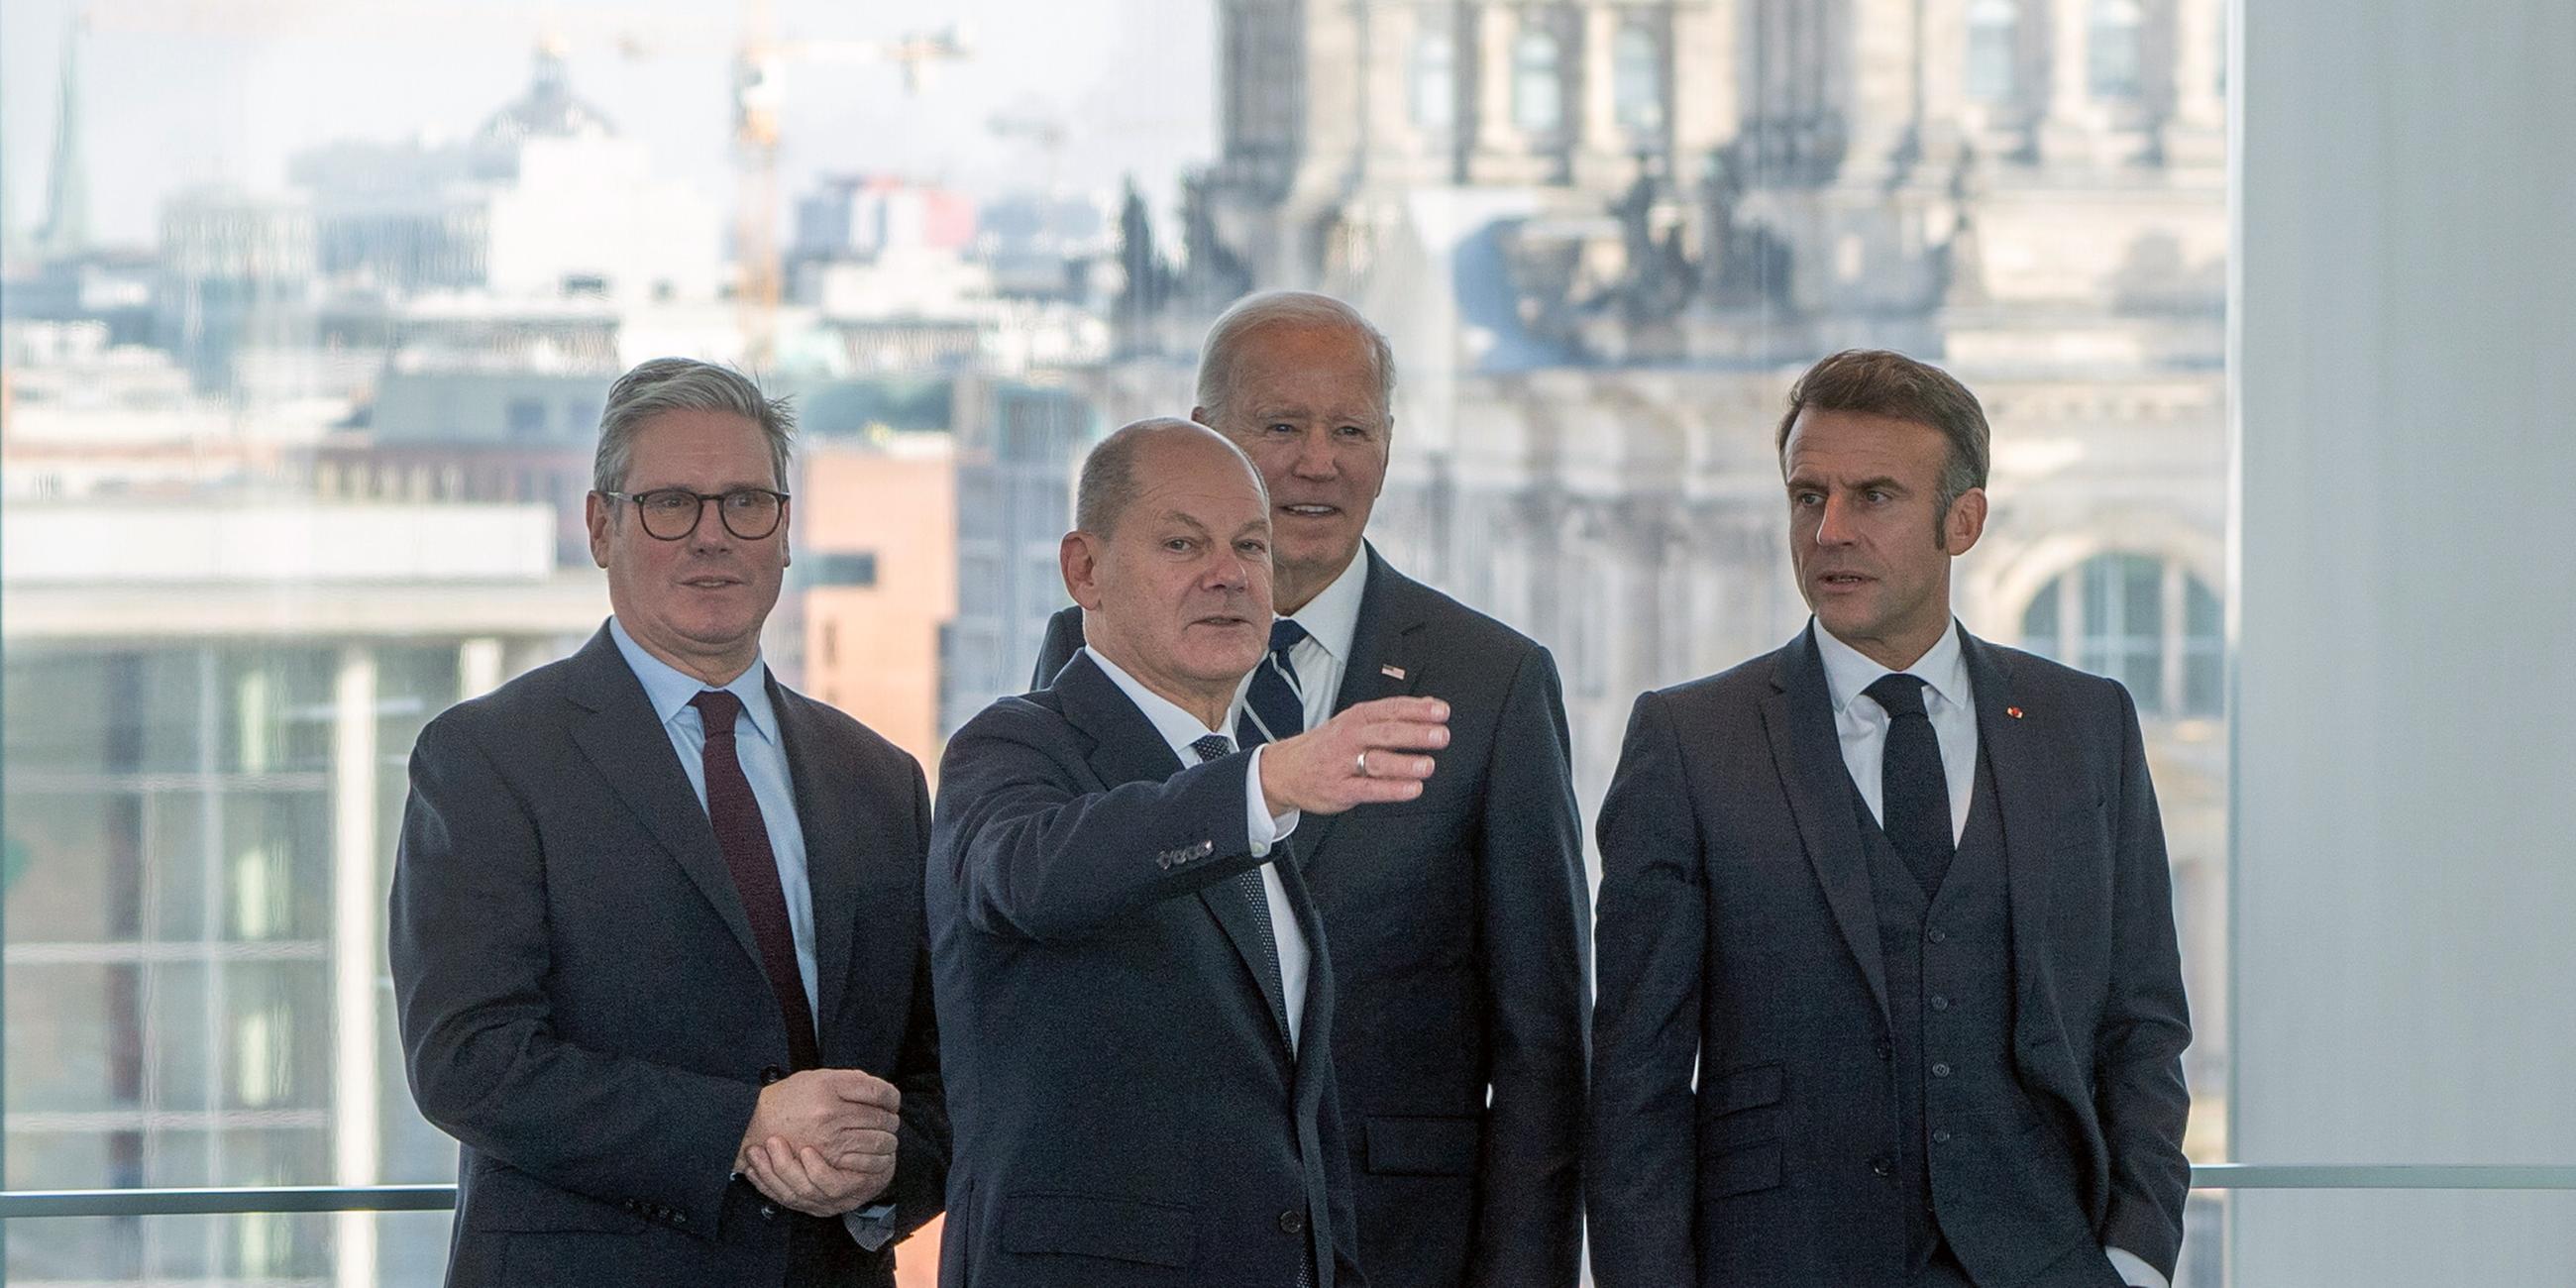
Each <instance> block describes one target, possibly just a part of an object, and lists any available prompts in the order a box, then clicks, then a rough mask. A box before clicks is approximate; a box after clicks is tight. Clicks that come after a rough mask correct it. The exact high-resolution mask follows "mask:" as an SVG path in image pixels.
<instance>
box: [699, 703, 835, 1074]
mask: <svg viewBox="0 0 2576 1288" xmlns="http://www.w3.org/2000/svg"><path fill="white" fill-rule="evenodd" d="M689 705H690V706H693V707H696V708H697V709H698V718H699V719H700V720H701V721H703V722H704V723H705V724H706V727H707V748H706V770H707V821H708V822H710V823H713V824H714V825H715V830H716V848H717V849H719V850H722V851H723V852H724V861H725V867H726V868H728V869H730V870H731V871H732V873H733V888H734V891H735V892H736V893H737V894H740V895H741V896H742V910H743V911H744V912H745V913H747V914H749V915H750V917H751V937H752V940H753V942H755V943H757V944H759V945H760V965H761V969H762V970H763V971H764V972H766V973H767V974H768V976H769V990H770V991H771V992H773V993H776V994H777V995H778V1013H779V1016H780V1018H782V1019H784V1020H785V1021H786V1022H787V1058H788V1062H789V1063H790V1064H792V1065H793V1066H794V1067H796V1068H798V1069H813V1068H818V1067H820V1066H821V1065H822V1063H823V1053H822V1050H821V1048H820V1046H819V1045H818V1044H817V1043H816V1042H815V1040H814V1008H813V1007H811V1006H809V1005H807V1004H806V1001H805V977H804V976H803V975H802V974H800V973H798V971H797V969H796V932H795V931H794V930H792V929H790V928H789V927H788V924H787V896H786V894H785V893H784V892H783V891H782V890H780V888H779V885H778V856H777V855H776V854H775V853H773V852H772V851H771V850H770V848H769V824H768V823H767V822H766V821H764V820H763V819H762V818H761V817H760V801H759V799H758V798H756V797H754V796H753V795H752V794H751V780H750V779H748V778H745V777H743V776H742V759H741V757H740V756H739V755H737V754H736V752H735V749H734V738H733V730H734V718H735V717H736V716H739V715H741V714H742V699H740V698H737V697H735V696H734V695H732V694H730V693H727V692H725V691H724V690H722V689H709V690H707V691H705V692H703V693H700V694H699V695H698V696H696V697H694V698H691V699H689Z"/></svg>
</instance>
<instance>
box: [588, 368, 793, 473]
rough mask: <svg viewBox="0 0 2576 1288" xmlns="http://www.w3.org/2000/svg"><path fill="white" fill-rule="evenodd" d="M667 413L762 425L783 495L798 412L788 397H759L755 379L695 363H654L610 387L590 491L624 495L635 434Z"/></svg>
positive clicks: (602, 411) (626, 375)
mask: <svg viewBox="0 0 2576 1288" xmlns="http://www.w3.org/2000/svg"><path fill="white" fill-rule="evenodd" d="M668 411H713V412H725V413H728V414H731V415H735V416H740V417H742V418H743V419H744V420H747V421H750V422H751V423H753V424H755V425H758V426H760V436H761V437H762V438H764V439H766V440H768V443H769V467H770V470H771V472H772V475H773V478H774V480H775V482H776V484H777V486H778V488H779V490H781V491H785V490H786V488H787V470H788V465H789V462H790V460H791V458H792V457H793V456H794V454H795V450H796V445H795V442H794V438H795V434H796V409H795V408H793V407H791V406H789V405H788V402H787V400H786V399H785V398H771V397H768V396H767V395H765V394H763V393H761V392H760V386H759V385H757V384H754V383H753V382H752V379H751V377H749V376H746V375H744V374H742V373H741V372H739V371H736V370H734V369H733V368H731V367H720V366H717V365H716V364H714V363H712V362H700V361H698V360H697V359H695V358H655V359H653V360H651V361H649V362H644V363H640V364H638V365H637V366H636V367H635V369H634V370H632V371H629V372H627V373H626V374H625V375H622V376H619V377H618V378H617V383H616V384H613V385H610V386H609V387H608V405H607V406H606V407H605V408H603V409H601V411H600V413H599V452H598V455H596V456H595V457H593V458H592V460H591V466H590V485H591V487H593V488H595V489H597V490H598V491H601V492H616V491H620V490H623V489H624V488H625V486H626V471H627V468H628V467H629V466H631V465H632V464H634V460H635V432H636V431H637V430H639V429H642V428H643V427H644V422H646V421H648V420H651V419H653V418H654V417H656V416H659V415H661V414H662V413H664V412H668Z"/></svg>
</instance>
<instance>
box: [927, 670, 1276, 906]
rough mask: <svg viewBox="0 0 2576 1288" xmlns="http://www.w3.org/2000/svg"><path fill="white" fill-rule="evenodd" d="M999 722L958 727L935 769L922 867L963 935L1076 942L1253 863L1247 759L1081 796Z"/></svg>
mask: <svg viewBox="0 0 2576 1288" xmlns="http://www.w3.org/2000/svg"><path fill="white" fill-rule="evenodd" d="M1022 705H1023V707H1024V708H1025V709H1026V710H1029V711H1035V710H1036V709H1035V708H1026V707H1025V704H1022ZM1012 715H1013V713H1011V712H1010V711H1009V710H1008V709H1007V708H1004V707H995V708H991V709H988V710H987V711H986V712H985V713H984V714H983V715H981V716H978V717H976V719H975V720H973V721H970V722H968V723H967V726H966V727H965V728H964V729H961V730H959V731H958V733H957V736H956V737H955V738H953V739H951V740H950V741H949V744H948V754H947V756H946V758H945V759H943V760H942V761H941V764H940V791H939V809H938V814H937V823H936V825H935V827H934V829H933V832H932V844H931V855H932V859H931V861H932V862H933V863H937V864H940V865H942V873H941V874H940V875H942V876H944V877H945V879H946V880H948V881H949V882H951V883H953V886H954V888H955V890H956V892H957V904H958V913H959V915H960V917H961V918H962V919H963V920H964V921H965V923H966V924H967V925H969V926H972V927H974V928H975V929H976V930H978V931H981V932H983V933H985V934H990V935H1003V936H1009V937H1015V938H1022V939H1029V940H1033V941H1036V942H1039V943H1046V944H1073V943H1079V942H1081V941H1083V940H1085V939H1089V938H1091V937H1093V936H1096V935H1099V934H1102V933H1104V932H1106V931H1108V930H1110V929H1112V928H1114V927H1116V926H1117V925H1118V924H1120V923H1121V922H1122V921H1124V920H1126V919H1127V918H1128V917H1131V916H1133V915H1134V914H1135V913H1137V912H1139V911H1142V910H1143V909H1145V908H1148V907H1151V906H1153V905H1154V904H1157V903H1160V902H1162V901H1163V900H1166V899H1171V898H1176V897H1178V896H1181V895H1186V894H1194V893H1196V892H1197V891H1198V890H1199V888H1200V887H1202V886H1206V885H1209V884H1212V883H1214V882H1216V881H1219V880H1222V879H1224V878H1226V877H1230V876H1233V875H1234V874H1235V873H1237V872H1241V871H1244V870H1245V869H1247V868H1252V867H1257V866H1259V865H1260V864H1261V862H1262V861H1263V858H1262V856H1261V855H1257V854H1255V853H1253V847H1252V841H1251V836H1250V831H1251V820H1250V818H1249V817H1248V816H1249V814H1250V813H1251V806H1250V804H1249V800H1248V798H1249V791H1250V788H1249V774H1250V771H1249V769H1248V766H1249V764H1250V761H1251V757H1252V753H1250V752H1237V753H1235V754H1234V755H1231V756H1227V757H1225V758H1224V759H1221V760H1212V761H1209V762H1207V763H1205V764H1201V765H1193V766H1191V767H1190V768H1188V769H1185V770H1182V771H1181V772H1180V773H1178V774H1176V775H1174V776H1172V777H1171V778H1169V779H1166V780H1164V781H1162V782H1159V783H1156V782H1135V783H1128V784H1125V785H1123V786H1120V787H1117V788H1115V789H1112V790H1109V791H1105V792H1089V793H1085V792H1083V791H1081V790H1079V788H1078V786H1077V784H1076V780H1075V779H1074V777H1073V775H1072V773H1071V772H1070V770H1069V769H1068V768H1067V767H1066V766H1065V764H1064V763H1063V762H1061V761H1060V760H1058V759H1057V757H1056V755H1055V754H1053V753H1050V752H1049V751H1047V750H1046V749H1044V748H1042V747H1040V746H1038V745H1037V744H1036V743H1034V742H1032V741H1028V740H1025V739H1023V738H1021V737H1018V736H1015V735H1014V733H1013V732H1012V731H1009V730H1006V729H1004V728H1002V727H1001V726H1003V725H1005V724H1007V723H1010V721H1011V719H1012Z"/></svg>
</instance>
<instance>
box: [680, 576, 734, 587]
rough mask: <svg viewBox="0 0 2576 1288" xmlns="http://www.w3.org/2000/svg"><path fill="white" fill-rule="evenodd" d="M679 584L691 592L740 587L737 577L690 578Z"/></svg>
mask: <svg viewBox="0 0 2576 1288" xmlns="http://www.w3.org/2000/svg"><path fill="white" fill-rule="evenodd" d="M680 584H681V585H683V586H686V587H688V588H689V589H691V590H722V589H724V588H725V587H727V586H739V585H741V584H742V579H741V578H739V577H691V578H688V579H687V580H684V581H682V582H681V583H680Z"/></svg>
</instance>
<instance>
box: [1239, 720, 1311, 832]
mask: <svg viewBox="0 0 2576 1288" xmlns="http://www.w3.org/2000/svg"><path fill="white" fill-rule="evenodd" d="M1269 749H1270V748H1269V744H1267V743H1264V744H1262V745H1261V746H1258V747H1255V748H1253V749H1252V759H1251V760H1250V761H1248V762H1246V765H1247V767H1246V768H1245V769H1244V771H1243V800H1244V806H1243V808H1244V810H1245V814H1244V820H1243V823H1244V834H1245V835H1246V836H1248V837H1250V838H1251V840H1252V857H1254V858H1256V859H1258V858H1265V857H1267V856H1268V855H1269V853H1270V847H1271V846H1274V845H1277V844H1278V843H1280V842H1281V841H1284V840H1286V839H1287V838H1288V834H1289V833H1290V832H1294V831H1296V830H1297V818H1298V814H1297V811H1295V810H1293V809H1292V810H1290V811H1288V812H1287V813H1285V814H1273V813H1271V812H1270V802H1269V801H1267V800H1265V799H1263V798H1262V795H1261V753H1262V752H1264V751H1267V750H1269Z"/></svg>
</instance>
